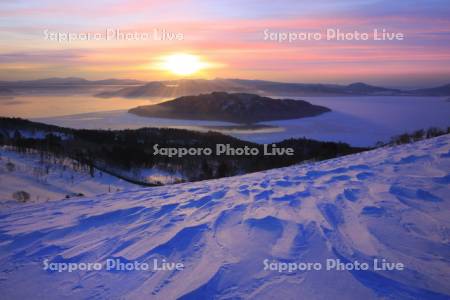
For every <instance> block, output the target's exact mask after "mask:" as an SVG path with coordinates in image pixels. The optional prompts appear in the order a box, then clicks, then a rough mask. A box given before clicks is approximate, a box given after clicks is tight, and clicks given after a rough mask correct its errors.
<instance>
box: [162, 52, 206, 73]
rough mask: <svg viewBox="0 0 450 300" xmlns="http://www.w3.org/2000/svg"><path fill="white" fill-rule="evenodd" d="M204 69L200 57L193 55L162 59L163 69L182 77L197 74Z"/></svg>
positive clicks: (169, 56) (173, 55) (178, 55)
mask: <svg viewBox="0 0 450 300" xmlns="http://www.w3.org/2000/svg"><path fill="white" fill-rule="evenodd" d="M204 67H205V63H203V62H202V61H201V59H200V57H199V56H197V55H193V54H186V53H177V54H171V55H168V56H166V57H164V58H163V59H162V69H164V70H166V71H169V72H171V73H173V74H176V75H180V76H188V75H192V74H195V73H197V72H199V71H200V70H202V69H203V68H204Z"/></svg>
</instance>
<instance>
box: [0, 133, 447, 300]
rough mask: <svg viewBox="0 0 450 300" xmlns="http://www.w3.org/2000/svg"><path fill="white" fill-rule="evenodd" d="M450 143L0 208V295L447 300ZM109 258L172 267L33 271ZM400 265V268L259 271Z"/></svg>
mask: <svg viewBox="0 0 450 300" xmlns="http://www.w3.org/2000/svg"><path fill="white" fill-rule="evenodd" d="M449 184H450V136H449V135H447V136H442V137H438V138H434V139H431V140H426V141H422V142H418V143H415V144H409V145H403V146H398V147H392V148H381V149H377V150H374V151H370V152H366V153H361V154H356V155H351V156H347V157H341V158H338V159H333V160H329V161H324V162H319V163H313V164H308V165H299V166H293V167H288V168H283V169H277V170H271V171H266V172H261V173H254V174H249V175H245V176H239V177H231V178H225V179H219V180H212V181H204V182H196V183H188V184H180V185H175V186H166V187H158V188H146V189H142V190H138V191H132V192H119V193H115V194H106V195H102V196H100V197H96V198H89V199H86V198H80V199H73V200H69V201H62V202H51V203H45V204H40V205H36V204H34V205H17V206H16V207H12V208H8V209H7V210H3V211H2V212H1V213H0V234H1V235H0V236H1V237H0V241H1V243H0V266H1V267H0V269H1V273H0V274H1V277H0V291H1V298H2V299H61V298H63V297H64V298H67V299H300V298H301V299H449V298H450V285H449V284H448V283H449V282H450V229H449V228H450V201H449V200H450V199H449V195H450V188H449ZM107 258H120V259H121V260H122V261H134V260H137V261H140V262H145V261H149V260H152V259H154V258H156V259H163V258H165V259H166V260H167V261H170V262H182V263H183V264H184V266H185V269H184V270H182V271H156V272H149V271H128V272H124V271H114V272H112V271H106V270H102V271H90V272H86V271H77V272H72V273H68V272H61V273H59V272H52V271H44V270H43V263H42V262H43V260H44V259H49V260H50V261H51V262H103V261H105V260H106V259H107ZM333 258H336V259H340V260H341V261H342V262H349V261H355V260H358V261H359V262H369V263H371V262H372V261H373V259H374V258H379V259H383V258H384V259H386V260H387V261H389V262H402V263H403V264H404V265H405V270H404V271H373V270H369V271H326V270H321V271H303V272H292V273H286V272H284V273H279V272H276V271H269V270H264V264H263V261H264V259H270V260H271V261H272V260H273V261H282V262H322V263H323V262H324V261H325V260H326V259H333Z"/></svg>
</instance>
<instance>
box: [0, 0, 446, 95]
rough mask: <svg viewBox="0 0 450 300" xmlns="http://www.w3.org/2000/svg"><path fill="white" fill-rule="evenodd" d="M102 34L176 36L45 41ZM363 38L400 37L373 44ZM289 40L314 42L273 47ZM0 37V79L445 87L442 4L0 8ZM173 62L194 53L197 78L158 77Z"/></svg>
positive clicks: (137, 3)
mask: <svg viewBox="0 0 450 300" xmlns="http://www.w3.org/2000/svg"><path fill="white" fill-rule="evenodd" d="M108 29H110V30H113V31H114V30H119V31H120V32H122V33H131V34H132V33H134V32H137V33H147V34H154V30H157V31H158V33H161V31H162V30H163V29H164V30H166V32H169V33H170V34H171V35H170V36H171V37H173V36H175V34H178V37H180V36H182V38H179V39H175V40H167V39H166V40H154V39H153V36H152V35H150V36H149V37H150V38H149V39H147V40H138V41H136V40H123V39H120V38H116V37H113V36H112V37H111V38H110V39H109V40H105V38H98V40H95V39H90V40H73V41H57V40H55V38H54V37H55V35H56V34H64V33H71V34H72V35H79V37H81V38H82V37H83V35H82V34H86V33H90V34H91V35H94V34H103V35H106V31H107V30H108ZM337 29H339V30H340V31H341V32H343V33H349V34H350V36H351V34H352V33H354V32H355V31H356V32H359V33H367V34H368V35H369V39H368V40H355V39H353V40H351V39H350V40H348V39H347V40H335V39H331V40H327V39H326V32H327V30H337ZM375 29H377V30H379V31H381V30H382V29H386V30H387V31H388V32H389V33H401V34H403V35H404V39H403V40H384V41H375V40H373V31H374V30H375ZM289 33H295V34H304V35H306V34H307V33H320V34H321V38H320V39H319V40H306V41H305V40H303V41H299V40H296V41H292V42H288V41H281V42H280V41H278V40H276V38H277V37H280V34H289ZM50 34H53V38H49V37H50ZM268 34H271V35H270V38H268V36H269V35H268ZM277 34H278V35H277ZM0 36H1V38H0V80H26V79H37V78H47V77H83V78H86V79H105V78H132V79H140V80H167V79H178V78H181V77H195V78H207V79H212V78H217V77H220V78H246V79H263V80H274V81H285V82H305V83H312V82H321V83H339V84H346V83H351V82H356V81H358V82H359V81H364V82H367V83H371V84H378V85H384V86H392V87H406V88H408V87H425V86H436V85H440V84H447V83H450V5H449V3H448V0H396V1H392V0H390V1H386V0H341V1H334V0H314V1H309V0H308V1H306V0H292V1H291V0H289V1H273V0H272V1H266V0H248V1H242V0H241V1H237V0H210V1H206V0H171V1H161V0H159V1H154V0H128V1H125V0H97V1H92V0H89V1H87V0H78V1H73V0H71V1H67V0H39V1H34V0H9V1H2V2H0ZM177 53H184V54H190V55H195V56H196V57H198V58H199V60H200V61H201V62H202V67H203V68H202V69H201V70H200V71H198V72H195V73H194V74H191V75H180V74H175V73H174V72H171V71H170V70H165V69H164V68H163V67H161V61H164V59H165V57H167V56H170V55H173V54H177Z"/></svg>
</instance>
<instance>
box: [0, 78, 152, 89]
mask: <svg viewBox="0 0 450 300" xmlns="http://www.w3.org/2000/svg"><path fill="white" fill-rule="evenodd" d="M144 83H145V82H144V81H139V80H134V79H104V80H87V79H83V78H79V77H65V78H59V77H54V78H45V79H37V80H20V81H0V88H23V87H54V86H73V85H79V86H83V85H137V84H144Z"/></svg>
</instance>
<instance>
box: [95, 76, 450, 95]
mask: <svg viewBox="0 0 450 300" xmlns="http://www.w3.org/2000/svg"><path fill="white" fill-rule="evenodd" d="M211 92H240V93H256V94H261V95H272V96H300V97H301V96H450V84H449V85H444V86H440V87H435V88H429V89H417V90H400V89H391V88H384V87H378V86H373V85H369V84H365V83H362V82H357V83H352V84H349V85H336V84H308V83H283V82H274V81H263V80H245V79H213V80H204V79H183V80H172V81H152V82H149V83H146V84H144V85H141V86H135V87H125V88H122V89H119V90H117V91H107V92H103V93H99V94H97V95H96V96H98V97H104V98H109V97H124V98H147V97H180V96H187V95H198V94H202V93H211Z"/></svg>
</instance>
